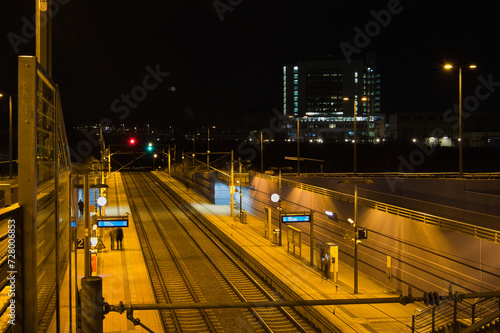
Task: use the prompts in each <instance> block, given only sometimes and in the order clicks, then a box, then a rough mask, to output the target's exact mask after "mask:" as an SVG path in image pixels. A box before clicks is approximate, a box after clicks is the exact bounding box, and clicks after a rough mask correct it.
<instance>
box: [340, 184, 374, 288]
mask: <svg viewBox="0 0 500 333" xmlns="http://www.w3.org/2000/svg"><path fill="white" fill-rule="evenodd" d="M339 184H354V220H353V219H351V218H349V219H348V221H349V223H351V224H352V225H353V227H354V293H355V294H357V293H358V184H373V180H369V179H359V180H341V181H339Z"/></svg>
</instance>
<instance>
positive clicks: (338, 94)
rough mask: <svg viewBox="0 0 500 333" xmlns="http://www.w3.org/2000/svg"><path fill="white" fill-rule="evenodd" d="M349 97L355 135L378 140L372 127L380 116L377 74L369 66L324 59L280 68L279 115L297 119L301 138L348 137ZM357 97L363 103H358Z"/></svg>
mask: <svg viewBox="0 0 500 333" xmlns="http://www.w3.org/2000/svg"><path fill="white" fill-rule="evenodd" d="M345 97H348V98H349V100H348V101H345V100H344V98H345ZM353 97H354V99H356V120H357V125H356V127H357V133H358V135H359V137H360V139H361V140H363V141H374V140H375V139H376V138H379V134H376V133H379V131H377V132H375V131H374V126H375V125H374V124H375V123H376V122H377V121H380V120H381V119H382V120H383V118H384V117H383V116H382V115H381V113H380V112H381V111H380V74H379V73H378V71H377V70H376V67H375V65H374V64H373V63H367V62H363V61H362V60H353V61H351V63H347V62H346V61H345V60H331V59H326V60H307V61H299V62H298V63H297V64H292V65H286V66H284V67H283V113H284V115H285V116H287V117H292V118H294V119H296V118H297V117H299V118H300V123H301V128H304V129H307V131H305V132H304V135H305V136H310V139H311V140H315V139H316V140H319V139H320V137H321V139H329V140H337V141H338V140H349V139H350V138H351V137H352V134H353V123H354V105H353V103H354V101H353ZM361 97H367V100H366V101H361ZM302 123H304V125H306V126H303V125H302ZM292 132H293V131H290V133H292ZM301 136H302V135H301Z"/></svg>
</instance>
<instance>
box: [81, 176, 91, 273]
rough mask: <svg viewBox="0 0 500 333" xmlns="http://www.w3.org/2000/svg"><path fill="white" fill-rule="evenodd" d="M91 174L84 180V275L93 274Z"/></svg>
mask: <svg viewBox="0 0 500 333" xmlns="http://www.w3.org/2000/svg"><path fill="white" fill-rule="evenodd" d="M89 190H90V187H89V174H88V173H87V174H86V175H85V178H84V181H83V207H84V213H83V214H84V221H85V241H84V247H83V251H84V252H83V253H84V268H85V270H84V276H85V277H89V276H92V271H91V270H90V193H89Z"/></svg>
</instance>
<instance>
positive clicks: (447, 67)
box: [444, 64, 453, 69]
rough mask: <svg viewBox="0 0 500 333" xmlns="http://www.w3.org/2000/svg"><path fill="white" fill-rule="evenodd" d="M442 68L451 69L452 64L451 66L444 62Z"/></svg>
mask: <svg viewBox="0 0 500 333" xmlns="http://www.w3.org/2000/svg"><path fill="white" fill-rule="evenodd" d="M444 68H445V69H452V68H453V66H452V65H450V64H446V65H444Z"/></svg>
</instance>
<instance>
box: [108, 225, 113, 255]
mask: <svg viewBox="0 0 500 333" xmlns="http://www.w3.org/2000/svg"><path fill="white" fill-rule="evenodd" d="M108 234H109V238H110V239H111V250H114V249H115V229H114V228H113V229H111V230H110V231H109V233H108Z"/></svg>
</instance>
